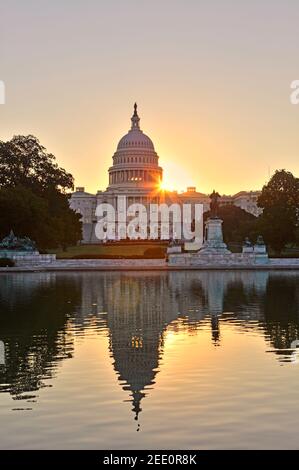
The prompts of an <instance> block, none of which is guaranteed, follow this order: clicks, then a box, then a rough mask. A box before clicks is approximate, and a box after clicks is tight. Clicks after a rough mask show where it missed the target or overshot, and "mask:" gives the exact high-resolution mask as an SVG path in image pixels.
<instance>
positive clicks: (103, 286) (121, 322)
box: [0, 271, 299, 418]
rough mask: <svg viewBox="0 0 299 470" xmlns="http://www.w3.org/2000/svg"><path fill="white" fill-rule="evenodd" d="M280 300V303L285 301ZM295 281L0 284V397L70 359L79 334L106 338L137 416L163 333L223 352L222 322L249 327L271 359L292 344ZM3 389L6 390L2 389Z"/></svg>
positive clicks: (223, 278)
mask: <svg viewBox="0 0 299 470" xmlns="http://www.w3.org/2000/svg"><path fill="white" fill-rule="evenodd" d="M286 299H287V301H286ZM298 305H299V287H298V275H296V274H292V273H288V275H287V276H285V275H283V274H279V273H268V272H262V271H259V272H255V271H232V272H226V271H209V272H194V271H180V272H169V273H167V272H163V273H158V272H139V273H138V272H135V273H123V272H122V273H113V272H110V273H109V272H106V273H72V274H64V273H59V274H58V273H57V274H55V273H50V274H44V273H37V274H26V275H13V276H11V275H7V276H2V278H1V283H0V309H1V311H2V312H5V314H4V315H1V317H0V323H1V337H0V340H3V341H4V342H5V345H6V356H7V357H6V368H5V370H4V371H3V374H2V375H3V376H1V380H0V391H9V392H10V393H11V394H12V395H13V396H19V397H20V398H22V394H26V393H28V392H33V391H36V390H38V389H39V388H40V386H42V381H43V379H44V377H49V376H53V375H55V373H56V372H55V371H56V365H57V364H58V363H59V361H61V360H65V359H68V358H71V357H72V353H73V349H74V335H76V334H81V333H82V334H84V330H85V328H86V327H88V328H91V327H92V328H93V329H94V330H96V331H97V332H99V333H105V334H108V335H109V348H110V354H111V357H112V358H113V366H114V369H115V371H116V373H117V376H118V379H119V382H120V384H121V386H122V388H123V389H124V390H125V391H126V392H127V393H129V395H130V401H131V402H132V409H133V412H134V416H135V417H136V418H137V417H138V414H139V412H140V411H141V409H142V403H141V402H142V398H143V397H144V396H145V395H146V394H147V393H148V392H147V391H148V390H149V389H150V388H151V387H153V386H154V383H155V376H156V374H157V372H158V370H159V363H160V359H161V357H162V355H163V342H164V337H165V333H166V329H172V330H173V331H176V330H177V328H181V329H184V330H186V331H187V332H188V331H192V332H198V333H200V329H201V328H202V327H205V328H210V331H211V341H212V342H213V344H215V345H218V346H219V345H220V346H221V325H222V322H226V323H229V324H231V325H233V326H234V327H235V328H237V329H241V330H242V329H243V330H244V329H246V330H248V329H249V328H253V329H254V328H255V329H256V330H257V331H258V332H259V334H263V335H264V336H265V338H266V339H267V342H268V343H269V344H270V345H271V349H272V350H274V351H275V353H276V354H278V358H283V360H287V358H288V357H289V356H290V355H291V354H292V352H290V351H286V349H288V348H289V347H290V345H291V343H292V341H294V340H296V339H298V338H299V320H298ZM7 384H8V385H7Z"/></svg>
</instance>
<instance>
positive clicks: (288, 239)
mask: <svg viewBox="0 0 299 470" xmlns="http://www.w3.org/2000/svg"><path fill="white" fill-rule="evenodd" d="M258 205H259V207H262V208H263V214H262V215H261V216H260V218H259V230H260V232H261V233H262V235H263V237H264V239H265V241H266V243H268V244H270V246H271V247H272V248H273V249H274V250H275V251H277V252H281V251H282V250H283V248H284V247H285V245H286V244H287V243H295V242H296V234H297V233H298V232H297V231H298V222H299V218H298V209H299V179H298V178H296V177H295V176H294V175H292V173H290V172H289V171H286V170H277V171H276V172H275V174H274V175H273V176H272V178H271V179H270V181H269V183H268V184H266V185H265V186H264V187H263V189H262V193H261V195H260V197H259V199H258Z"/></svg>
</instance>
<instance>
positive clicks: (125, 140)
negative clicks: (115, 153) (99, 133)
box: [117, 103, 155, 151]
mask: <svg viewBox="0 0 299 470" xmlns="http://www.w3.org/2000/svg"><path fill="white" fill-rule="evenodd" d="M131 121H132V127H131V129H130V130H129V132H128V133H127V134H126V135H124V136H123V137H122V138H121V139H120V141H119V143H118V146H117V150H126V149H128V148H132V147H133V148H142V149H149V150H152V151H155V148H154V144H153V142H152V140H151V139H150V138H149V137H148V136H147V135H146V134H144V133H143V132H142V130H141V129H140V127H139V121H140V118H139V116H138V114H137V104H136V103H135V105H134V114H133V116H132V118H131Z"/></svg>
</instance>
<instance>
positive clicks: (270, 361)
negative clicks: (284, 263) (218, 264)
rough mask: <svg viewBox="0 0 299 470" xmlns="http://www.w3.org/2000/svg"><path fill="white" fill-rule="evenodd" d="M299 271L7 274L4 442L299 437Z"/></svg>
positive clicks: (213, 445)
mask: <svg viewBox="0 0 299 470" xmlns="http://www.w3.org/2000/svg"><path fill="white" fill-rule="evenodd" d="M297 348H299V273H298V272H297V273H296V272H292V271H289V272H266V271H265V272H255V271H231V272H229V271H227V272H226V271H206V272H201V271H200V272H199V271H198V272H196V271H192V272H191V271H189V272H188V271H180V272H162V273H158V272H156V271H155V272H129V273H125V272H121V273H114V272H106V273H88V272H86V273H32V274H30V273H24V274H21V273H20V274H1V275H0V422H1V427H0V448H1V449H24V448H25V449H62V448H64V449H114V448H120V449H127V448H128V449H129V448H132V449H137V448H141V449H147V448H151V449H163V448H164V449H169V448H172V449H176V448H177V449H183V448H185V449H188V448H190V449H192V448H193V449H239V448H241V449H258V448H263V449H265V448H267V449H269V448H274V449H279V448H295V449H298V448H299V437H298V432H297V431H298V423H299V349H297Z"/></svg>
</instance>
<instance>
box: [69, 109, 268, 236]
mask: <svg viewBox="0 0 299 470" xmlns="http://www.w3.org/2000/svg"><path fill="white" fill-rule="evenodd" d="M108 176H109V185H108V187H107V189H106V190H105V191H98V192H97V193H96V194H90V193H87V192H86V191H85V188H84V187H77V188H76V191H75V192H74V193H73V194H72V196H71V198H70V207H71V208H72V209H73V210H74V211H76V212H78V213H80V214H81V221H82V224H83V234H82V243H98V242H99V240H98V239H97V237H96V235H95V226H96V223H97V217H96V207H97V206H98V205H99V204H102V203H109V204H111V205H112V206H113V207H114V209H115V210H117V201H118V196H126V198H127V206H130V205H131V204H135V203H140V204H143V205H144V206H145V207H146V208H147V210H148V209H149V205H150V204H160V203H166V204H169V205H170V204H173V203H179V204H180V205H182V204H188V203H189V204H191V205H192V206H194V205H195V204H203V206H204V211H208V210H209V208H210V198H209V196H208V195H206V194H203V193H200V192H198V191H197V190H196V188H195V187H193V186H192V187H188V188H187V189H186V191H185V192H182V193H178V192H177V191H165V190H162V189H161V184H162V181H163V169H162V168H161V167H160V166H159V156H158V155H157V153H156V151H155V147H154V144H153V142H152V140H151V139H150V138H149V137H148V136H147V135H146V134H144V133H143V132H142V130H141V129H140V118H139V116H138V113H137V104H136V103H135V105H134V113H133V116H132V118H131V129H130V130H129V132H128V133H127V134H126V135H124V136H123V137H122V138H121V139H120V141H119V143H118V146H117V149H116V152H115V153H114V155H113V157H112V166H111V167H110V168H109V169H108ZM259 194H260V192H259V191H249V192H247V191H241V192H239V193H237V194H235V195H234V196H225V195H224V196H222V197H221V199H220V204H222V205H227V204H230V205H235V206H238V207H240V208H241V209H244V210H245V211H247V212H249V213H251V214H253V215H255V216H258V215H259V211H260V209H259V208H258V207H257V198H258V196H259Z"/></svg>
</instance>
